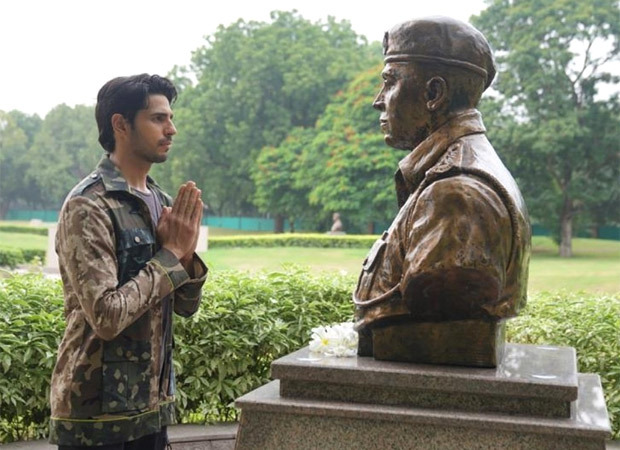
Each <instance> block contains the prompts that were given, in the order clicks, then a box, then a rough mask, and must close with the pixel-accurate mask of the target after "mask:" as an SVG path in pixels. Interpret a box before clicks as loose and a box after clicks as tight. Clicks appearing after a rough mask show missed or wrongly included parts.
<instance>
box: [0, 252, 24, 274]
mask: <svg viewBox="0 0 620 450" xmlns="http://www.w3.org/2000/svg"><path fill="white" fill-rule="evenodd" d="M25 261H26V260H25V258H24V253H23V252H22V251H21V250H20V249H19V248H0V267H9V268H11V269H14V268H15V267H17V265H18V264H21V263H23V262H25Z"/></svg>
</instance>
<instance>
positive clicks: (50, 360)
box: [0, 274, 65, 442]
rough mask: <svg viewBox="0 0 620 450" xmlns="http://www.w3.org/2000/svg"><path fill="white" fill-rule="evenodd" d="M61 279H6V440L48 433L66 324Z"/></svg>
mask: <svg viewBox="0 0 620 450" xmlns="http://www.w3.org/2000/svg"><path fill="white" fill-rule="evenodd" d="M62 310H63V300H62V288H61V285H60V282H59V281H55V280H48V279H44V278H43V277H42V276H41V275H32V274H29V275H14V276H11V277H9V278H6V279H3V280H1V281H0V442H6V441H13V440H19V439H25V438H42V437H45V436H46V435H47V423H48V420H49V409H48V408H49V407H48V405H49V400H48V399H49V385H50V377H51V372H52V368H53V366H54V362H55V360H56V351H57V348H58V344H59V342H60V338H61V337H62V333H63V331H64V328H65V322H64V319H63V316H62Z"/></svg>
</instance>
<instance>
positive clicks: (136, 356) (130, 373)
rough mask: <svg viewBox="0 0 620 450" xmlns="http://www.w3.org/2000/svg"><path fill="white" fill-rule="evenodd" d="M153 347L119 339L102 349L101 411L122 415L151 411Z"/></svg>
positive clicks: (140, 342) (143, 342) (108, 343)
mask: <svg viewBox="0 0 620 450" xmlns="http://www.w3.org/2000/svg"><path fill="white" fill-rule="evenodd" d="M150 381H151V345H150V343H149V342H145V341H131V340H129V339H127V337H125V336H119V337H118V338H116V339H114V340H113V341H110V342H106V343H105V344H104V349H103V371H102V383H103V387H102V392H103V394H102V411H103V412H104V413H119V412H129V411H141V410H144V409H146V408H148V405H149V393H150Z"/></svg>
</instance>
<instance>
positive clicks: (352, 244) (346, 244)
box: [209, 233, 378, 248]
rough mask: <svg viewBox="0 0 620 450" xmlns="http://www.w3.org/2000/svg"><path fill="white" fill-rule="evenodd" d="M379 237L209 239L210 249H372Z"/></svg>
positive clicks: (300, 235)
mask: <svg viewBox="0 0 620 450" xmlns="http://www.w3.org/2000/svg"><path fill="white" fill-rule="evenodd" d="M377 238H378V236H373V235H347V234H343V235H331V234H310V233H308V234H302V233H292V234H265V235H254V236H252V235H246V236H243V235H241V236H216V237H212V238H209V247H210V248H228V247H319V248H370V247H371V246H372V244H373V243H374V242H375V241H376V240H377Z"/></svg>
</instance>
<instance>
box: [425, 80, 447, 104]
mask: <svg viewBox="0 0 620 450" xmlns="http://www.w3.org/2000/svg"><path fill="white" fill-rule="evenodd" d="M425 98H426V108H427V109H428V110H429V111H431V112H434V111H437V110H439V109H441V107H442V106H443V105H444V104H447V103H448V84H447V83H446V80H444V79H443V78H442V77H433V78H431V79H430V80H428V81H427V82H426V94H425Z"/></svg>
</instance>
